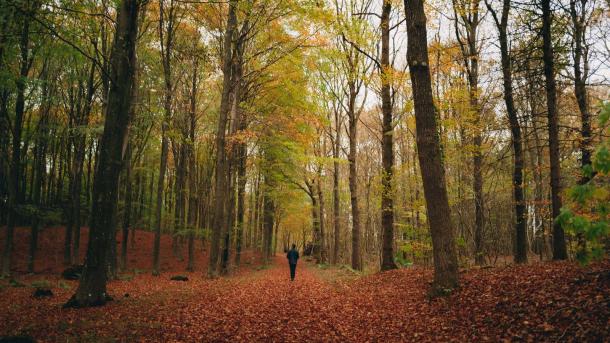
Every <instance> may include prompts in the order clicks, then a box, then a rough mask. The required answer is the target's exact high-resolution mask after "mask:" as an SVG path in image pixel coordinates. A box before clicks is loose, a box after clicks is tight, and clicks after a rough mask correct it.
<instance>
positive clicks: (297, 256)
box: [295, 251, 299, 260]
mask: <svg viewBox="0 0 610 343" xmlns="http://www.w3.org/2000/svg"><path fill="white" fill-rule="evenodd" d="M295 252H296V254H297V260H298V259H299V252H298V251H295Z"/></svg>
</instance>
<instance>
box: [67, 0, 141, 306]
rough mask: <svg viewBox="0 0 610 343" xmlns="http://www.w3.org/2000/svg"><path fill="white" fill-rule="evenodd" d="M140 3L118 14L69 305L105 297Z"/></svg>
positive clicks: (125, 5) (134, 0)
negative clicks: (82, 246) (85, 228)
mask: <svg viewBox="0 0 610 343" xmlns="http://www.w3.org/2000/svg"><path fill="white" fill-rule="evenodd" d="M140 6H141V2H140V1H139V0H123V1H122V2H121V3H120V5H119V8H118V11H117V19H116V22H117V24H116V33H115V38H114V43H113V47H112V53H111V57H110V77H111V80H112V81H111V84H110V90H109V93H108V101H107V103H108V106H107V108H106V119H105V123H104V133H103V135H102V138H101V140H100V154H99V160H98V162H97V166H96V172H95V176H94V181H93V183H94V184H93V204H92V211H91V213H92V214H91V223H90V232H89V244H88V247H87V256H86V260H85V266H84V270H83V274H82V276H81V278H80V282H79V285H78V288H77V290H76V293H75V294H74V295H73V296H72V298H70V300H68V302H67V303H66V305H65V306H66V307H88V306H99V305H103V304H105V303H106V301H107V300H108V299H109V296H108V294H107V293H106V282H107V262H108V261H107V254H106V252H107V251H108V249H109V245H110V244H111V242H112V239H111V238H112V237H111V236H112V235H113V234H114V228H115V226H114V224H115V223H116V213H117V200H118V183H119V174H120V172H121V166H122V163H123V154H124V149H125V142H126V138H127V134H128V126H129V121H130V118H129V115H130V111H131V106H132V96H133V92H134V88H135V85H134V74H135V68H136V63H135V59H136V55H135V50H136V39H137V33H138V14H139V11H140Z"/></svg>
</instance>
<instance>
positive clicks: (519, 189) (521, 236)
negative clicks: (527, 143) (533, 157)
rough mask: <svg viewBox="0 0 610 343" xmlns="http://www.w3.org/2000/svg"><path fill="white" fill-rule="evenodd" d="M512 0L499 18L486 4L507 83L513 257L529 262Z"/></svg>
mask: <svg viewBox="0 0 610 343" xmlns="http://www.w3.org/2000/svg"><path fill="white" fill-rule="evenodd" d="M510 1H511V0H503V6H502V16H501V18H498V17H497V15H496V12H495V11H494V10H493V8H492V7H491V5H490V4H489V3H487V7H488V9H489V10H490V12H491V13H492V16H493V18H494V20H495V22H496V26H497V29H498V33H499V39H500V54H501V64H502V81H503V84H504V103H505V104H506V112H507V113H508V121H509V123H510V131H511V135H512V143H513V153H514V155H515V156H514V162H513V198H514V199H513V200H514V202H515V205H514V206H515V207H514V211H515V220H516V222H515V248H514V260H515V263H527V217H526V212H525V196H524V194H523V164H524V155H523V143H522V137H521V125H520V124H519V118H518V116H517V109H516V108H515V100H514V98H513V81H512V68H511V61H510V52H509V47H508V34H507V27H508V18H509V12H510V6H511V4H510Z"/></svg>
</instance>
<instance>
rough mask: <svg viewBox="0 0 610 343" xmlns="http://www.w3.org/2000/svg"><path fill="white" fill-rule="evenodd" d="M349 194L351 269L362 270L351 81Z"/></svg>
mask: <svg viewBox="0 0 610 343" xmlns="http://www.w3.org/2000/svg"><path fill="white" fill-rule="evenodd" d="M348 87H349V99H348V101H349V103H348V113H347V115H348V118H349V137H348V138H349V153H348V156H347V159H348V161H349V192H350V201H351V205H352V268H353V269H355V270H362V260H361V257H360V208H359V206H358V174H357V165H356V152H357V151H356V150H357V148H356V147H357V140H358V118H357V113H356V109H355V103H356V89H355V88H356V87H355V85H354V82H353V81H350V82H349V85H348Z"/></svg>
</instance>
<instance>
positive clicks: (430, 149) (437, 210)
mask: <svg viewBox="0 0 610 343" xmlns="http://www.w3.org/2000/svg"><path fill="white" fill-rule="evenodd" d="M404 5H405V16H406V22H407V37H408V45H407V62H408V64H409V71H410V74H411V86H412V89H413V100H414V104H415V124H416V127H417V129H416V135H417V151H418V157H419V165H420V169H421V175H422V181H423V186H424V196H425V197H426V209H427V212H428V222H429V225H430V231H431V236H432V250H433V255H434V283H433V285H432V294H439V293H440V294H443V293H446V292H447V291H448V290H451V289H454V288H456V287H457V286H458V263H457V257H456V250H455V239H454V234H453V226H452V224H451V214H450V208H449V200H448V198H447V186H446V183H445V170H444V167H443V161H442V159H441V146H440V138H439V134H438V124H437V119H436V115H437V113H436V107H435V106H434V101H433V99H432V82H431V79H430V68H429V64H428V46H427V40H426V37H427V33H426V15H425V13H424V4H423V0H404Z"/></svg>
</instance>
